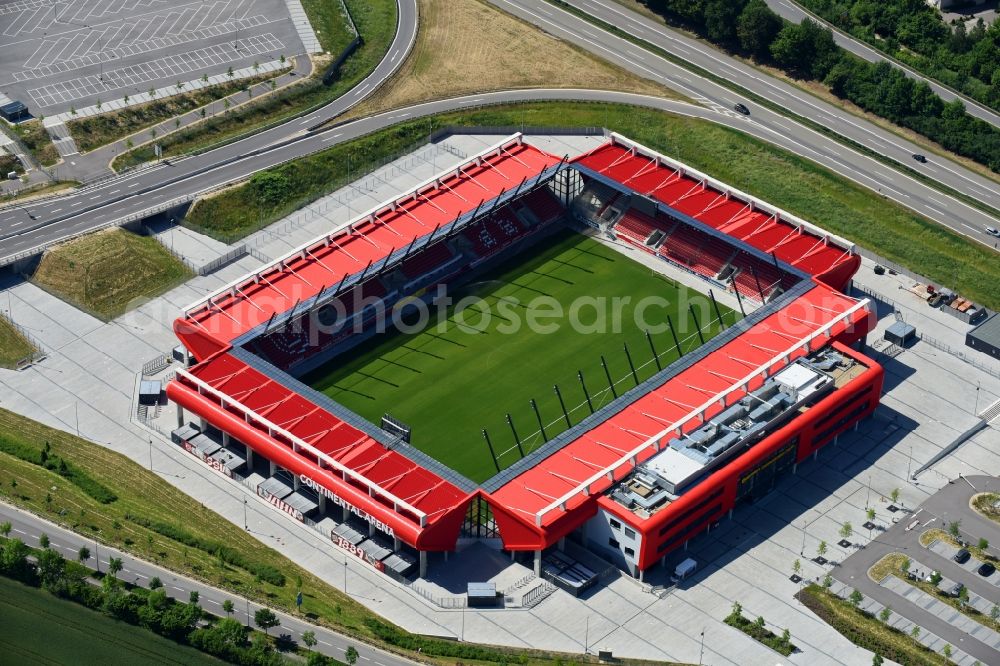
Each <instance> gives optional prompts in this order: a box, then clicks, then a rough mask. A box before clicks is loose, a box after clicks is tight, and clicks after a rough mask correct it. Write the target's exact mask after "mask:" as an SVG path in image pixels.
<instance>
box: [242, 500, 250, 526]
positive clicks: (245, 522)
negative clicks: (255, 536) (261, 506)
mask: <svg viewBox="0 0 1000 666" xmlns="http://www.w3.org/2000/svg"><path fill="white" fill-rule="evenodd" d="M243 529H245V530H246V531H247V532H249V531H250V523H249V522H247V498H246V497H244V498H243Z"/></svg>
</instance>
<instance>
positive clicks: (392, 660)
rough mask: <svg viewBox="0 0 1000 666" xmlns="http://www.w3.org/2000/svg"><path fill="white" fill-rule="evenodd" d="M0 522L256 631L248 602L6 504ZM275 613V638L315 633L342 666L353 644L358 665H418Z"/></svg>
mask: <svg viewBox="0 0 1000 666" xmlns="http://www.w3.org/2000/svg"><path fill="white" fill-rule="evenodd" d="M0 521H9V522H10V524H11V527H12V529H11V534H10V536H11V538H15V539H20V540H21V541H23V542H24V543H26V544H27V545H29V546H31V547H32V548H38V547H40V546H39V543H38V538H39V536H40V535H42V534H45V535H46V536H48V537H49V547H50V548H52V549H53V550H55V551H57V552H58V553H59V554H61V555H62V556H63V557H65V558H66V559H67V560H71V561H76V560H77V555H78V554H79V552H80V548H82V547H86V548H88V549H90V554H91V559H90V560H88V561H87V562H86V564H87V566H89V567H93V568H95V569H97V570H99V571H107V567H108V562H109V560H111V558H116V557H117V558H121V560H122V565H123V569H122V571H121V573H119V574H118V578H119V579H120V580H122V581H124V582H126V583H133V584H136V585H141V586H142V587H149V581H150V579H151V578H153V577H157V578H159V579H160V582H162V583H163V589H164V591H165V592H166V593H167V596H170V597H173V598H174V599H177V600H178V601H180V602H182V603H187V602H188V600H189V599H190V594H191V592H192V591H196V592H198V603H199V604H200V605H201V607H202V608H204V609H205V610H206V611H208V612H209V613H212V614H213V615H217V616H220V617H224V616H225V612H224V611H223V610H222V604H223V602H225V601H226V600H230V601H232V602H233V605H234V608H233V617H234V618H235V619H236V620H239V621H240V622H242V623H243V624H249V625H250V626H254V627H255V625H254V622H253V616H254V613H256V612H257V609H259V608H262V606H260V605H259V604H257V603H254V602H252V601H249V600H248V599H243V598H241V597H239V596H238V595H235V594H233V593H230V592H226V591H224V590H220V589H218V588H215V587H211V586H209V585H206V584H204V583H202V582H200V581H196V580H193V579H190V578H187V577H185V576H181V575H178V574H176V573H174V572H172V571H170V570H168V569H164V568H163V567H160V566H158V565H156V564H153V563H152V562H147V561H145V560H140V559H137V558H135V557H132V556H131V555H128V554H127V553H122V552H120V551H118V550H115V549H114V548H109V547H107V546H103V545H100V544H98V543H97V542H95V541H93V540H91V539H87V538H85V537H83V536H81V535H79V534H77V533H76V532H71V531H69V530H66V529H63V528H61V527H59V526H58V525H55V524H53V523H50V522H48V521H46V520H44V519H42V518H39V517H38V516H36V515H34V514H31V513H28V512H26V511H22V510H21V509H18V508H16V507H13V506H10V505H8V504H3V503H0ZM272 610H273V609H272ZM275 614H276V615H277V616H278V619H279V620H280V621H281V624H280V625H279V626H278V627H276V628H275V629H276V633H278V634H287V635H289V636H291V637H292V638H293V639H294V640H295V641H297V642H298V643H299V644H300V645H302V633H303V632H304V631H313V632H314V633H315V634H316V639H317V641H318V642H317V645H316V647H315V648H313V649H314V650H315V651H317V652H322V653H323V654H325V655H327V656H330V657H334V658H336V659H338V660H340V661H344V651H345V650H346V649H347V647H348V646H349V645H353V646H354V648H355V649H356V650H357V651H358V663H359V664H362V665H363V666H413V664H415V663H417V662H413V661H410V660H409V659H405V658H403V657H400V656H398V655H394V654H391V653H389V652H385V651H384V650H379V649H378V648H374V647H371V646H369V645H366V644H364V643H362V642H360V641H358V640H356V639H352V638H348V637H347V636H344V635H341V634H338V633H336V632H334V631H331V630H329V629H327V628H325V627H320V626H316V625H312V624H309V623H307V622H304V621H302V620H300V619H298V618H296V617H293V616H291V615H288V614H286V613H282V612H280V611H277V610H275ZM135 631H136V632H141V631H145V630H144V629H141V628H138V627H136V629H135Z"/></svg>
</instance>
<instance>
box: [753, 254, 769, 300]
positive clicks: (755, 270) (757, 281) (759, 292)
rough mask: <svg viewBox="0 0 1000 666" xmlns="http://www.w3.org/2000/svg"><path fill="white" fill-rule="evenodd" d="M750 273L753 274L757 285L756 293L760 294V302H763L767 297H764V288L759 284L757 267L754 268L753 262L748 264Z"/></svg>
mask: <svg viewBox="0 0 1000 666" xmlns="http://www.w3.org/2000/svg"><path fill="white" fill-rule="evenodd" d="M750 274H751V275H753V281H754V284H756V285H757V293H758V294H760V302H761V303H764V302H765V301H766V300H767V299H766V298H764V289H763V288H762V287H761V286H760V278H759V277H757V269H756V268H754V265H753V264H750Z"/></svg>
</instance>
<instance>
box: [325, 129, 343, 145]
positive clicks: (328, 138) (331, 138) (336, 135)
mask: <svg viewBox="0 0 1000 666" xmlns="http://www.w3.org/2000/svg"><path fill="white" fill-rule="evenodd" d="M343 135H344V133H343V132H341V133H340V134H334V135H333V136H328V137H326V138H325V139H323V143H326V142H327V141H333V140H334V139H336V138H337V137H338V136H343Z"/></svg>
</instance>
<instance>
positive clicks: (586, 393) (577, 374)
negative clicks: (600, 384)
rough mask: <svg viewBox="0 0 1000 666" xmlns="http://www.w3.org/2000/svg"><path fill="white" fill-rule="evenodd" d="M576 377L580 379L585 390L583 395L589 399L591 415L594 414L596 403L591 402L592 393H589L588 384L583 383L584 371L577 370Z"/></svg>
mask: <svg viewBox="0 0 1000 666" xmlns="http://www.w3.org/2000/svg"><path fill="white" fill-rule="evenodd" d="M576 376H577V377H579V378H580V388H582V389H583V395H584V397H585V398H587V407H590V413H591V414H593V413H594V403H593V402H591V401H590V393H589V392H587V382H585V381H583V370H577V371H576Z"/></svg>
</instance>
